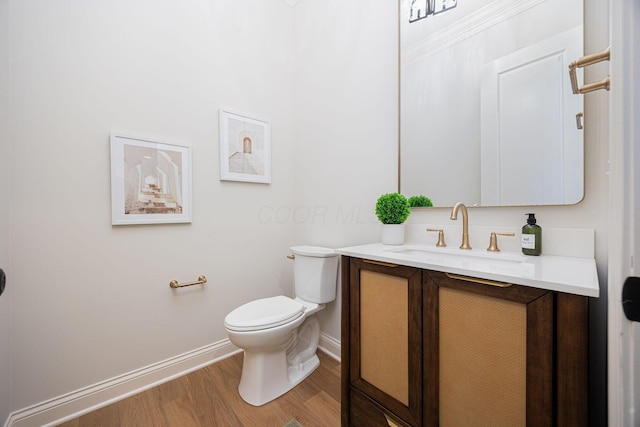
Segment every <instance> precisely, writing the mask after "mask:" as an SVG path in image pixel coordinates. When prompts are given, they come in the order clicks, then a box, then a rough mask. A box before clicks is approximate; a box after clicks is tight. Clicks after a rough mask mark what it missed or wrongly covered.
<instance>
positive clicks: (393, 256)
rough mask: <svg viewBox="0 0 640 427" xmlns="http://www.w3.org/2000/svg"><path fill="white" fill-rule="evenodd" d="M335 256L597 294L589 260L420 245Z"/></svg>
mask: <svg viewBox="0 0 640 427" xmlns="http://www.w3.org/2000/svg"><path fill="white" fill-rule="evenodd" d="M336 253H338V254H340V255H347V256H351V257H355V258H365V259H370V260H374V261H382V262H388V263H393V264H400V265H406V266H410V267H418V268H424V269H427V270H436V271H442V272H444V273H452V274H461V275H466V276H472V277H479V278H482V279H489V280H496V281H500V282H508V283H513V284H516V285H524V286H531V287H534V288H539V289H548V290H551V291H557V292H565V293H569V294H575V295H582V296H587V297H596V298H597V297H598V296H599V295H600V285H599V283H598V274H597V271H596V262H595V260H594V259H589V258H576V257H565V256H553V255H541V256H525V255H522V254H521V253H514V252H497V253H492V252H487V251H486V250H477V249H472V250H462V249H457V248H455V249H454V248H448V247H447V248H439V247H436V246H435V245H429V244H423V243H405V244H404V245H398V246H393V245H383V244H382V243H373V244H369V245H360V246H351V247H346V248H339V249H336Z"/></svg>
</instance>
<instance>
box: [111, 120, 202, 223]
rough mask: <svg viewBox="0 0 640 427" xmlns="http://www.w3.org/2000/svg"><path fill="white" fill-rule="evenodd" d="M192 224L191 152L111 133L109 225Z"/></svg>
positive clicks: (178, 146) (175, 146)
mask: <svg viewBox="0 0 640 427" xmlns="http://www.w3.org/2000/svg"><path fill="white" fill-rule="evenodd" d="M176 222H191V149H190V148H189V147H186V146H183V145H177V144H170V143H164V142H158V141H154V140H151V139H146V138H138V137H133V136H128V135H123V134H119V133H111V224H113V225H124V224H163V223H176Z"/></svg>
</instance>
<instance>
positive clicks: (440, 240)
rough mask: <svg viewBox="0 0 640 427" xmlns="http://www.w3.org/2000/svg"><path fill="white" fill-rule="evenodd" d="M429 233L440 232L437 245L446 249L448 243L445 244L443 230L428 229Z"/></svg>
mask: <svg viewBox="0 0 640 427" xmlns="http://www.w3.org/2000/svg"><path fill="white" fill-rule="evenodd" d="M427 231H434V232H435V231H437V232H438V243H436V246H438V247H441V248H444V247H445V246H447V245H446V243H444V230H442V229H438V228H427Z"/></svg>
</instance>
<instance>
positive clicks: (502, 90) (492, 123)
mask: <svg viewBox="0 0 640 427" xmlns="http://www.w3.org/2000/svg"><path fill="white" fill-rule="evenodd" d="M581 52H582V27H576V28H574V29H572V30H569V31H566V32H564V33H561V34H558V35H556V36H553V37H550V38H548V39H546V40H543V41H541V42H539V43H536V44H533V45H530V46H528V47H525V48H524V49H520V50H517V51H515V52H513V53H511V54H509V55H506V56H503V57H501V58H498V59H496V60H494V61H491V62H489V63H487V64H485V65H484V66H483V69H482V83H481V102H482V103H481V109H480V111H481V114H480V117H481V145H480V147H481V156H480V170H481V179H480V183H481V197H480V200H481V204H482V205H483V206H500V205H526V204H554V205H560V204H571V203H577V202H578V201H580V199H582V189H583V176H582V168H580V167H579V165H582V164H583V160H584V159H583V157H584V156H583V149H582V148H583V147H582V131H581V130H580V129H578V127H577V126H576V125H575V122H576V120H575V117H576V115H577V114H579V113H581V112H582V97H581V96H575V95H574V94H573V93H572V92H571V90H569V87H570V84H571V83H570V81H569V74H568V73H567V70H568V68H569V63H570V62H571V61H572V60H573V59H574V58H578V57H580V55H581Z"/></svg>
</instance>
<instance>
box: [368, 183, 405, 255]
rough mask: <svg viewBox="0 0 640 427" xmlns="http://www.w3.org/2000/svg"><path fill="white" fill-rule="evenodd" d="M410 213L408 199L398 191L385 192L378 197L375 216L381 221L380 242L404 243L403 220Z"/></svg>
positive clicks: (387, 243) (388, 243) (389, 243)
mask: <svg viewBox="0 0 640 427" xmlns="http://www.w3.org/2000/svg"><path fill="white" fill-rule="evenodd" d="M410 213H411V207H410V206H409V201H408V200H407V198H406V197H404V196H403V195H402V194H400V193H387V194H383V195H381V196H380V197H378V201H377V202H376V216H377V217H378V219H379V220H380V222H381V223H382V243H384V244H385V245H401V244H403V243H404V222H405V220H406V219H407V218H408V217H409V214H410Z"/></svg>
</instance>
